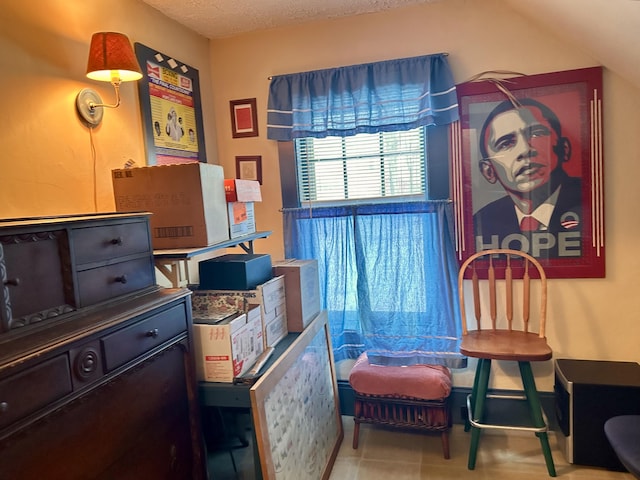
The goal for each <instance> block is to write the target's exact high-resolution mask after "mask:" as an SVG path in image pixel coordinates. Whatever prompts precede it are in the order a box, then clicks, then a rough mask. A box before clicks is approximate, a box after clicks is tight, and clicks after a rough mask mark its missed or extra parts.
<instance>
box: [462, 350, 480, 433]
mask: <svg viewBox="0 0 640 480" xmlns="http://www.w3.org/2000/svg"><path fill="white" fill-rule="evenodd" d="M480 370H481V369H480V359H478V364H477V365H476V373H475V375H474V377H473V387H472V388H471V395H470V399H469V402H468V408H469V412H468V413H467V416H466V417H465V418H464V431H465V432H468V431H469V430H470V429H471V424H470V423H469V413H471V414H473V409H474V408H475V405H476V399H475V396H474V395H475V393H476V392H477V391H478V379H479V378H480Z"/></svg>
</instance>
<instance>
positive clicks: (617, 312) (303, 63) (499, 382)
mask: <svg viewBox="0 0 640 480" xmlns="http://www.w3.org/2000/svg"><path fill="white" fill-rule="evenodd" d="M443 51H444V52H449V54H450V56H449V61H450V64H451V67H452V69H453V73H454V76H455V80H456V82H463V81H465V80H466V79H468V78H469V77H471V76H472V75H474V74H476V73H479V72H482V71H485V70H511V71H516V72H522V73H525V74H536V73H544V72H553V71H559V70H570V69H574V68H582V67H589V66H593V65H597V62H596V61H595V60H594V59H593V58H591V57H589V56H587V55H586V54H584V53H582V52H581V51H580V49H579V47H578V46H575V45H570V44H567V43H565V42H563V41H561V40H559V39H558V38H556V37H554V35H553V34H551V33H550V32H548V31H543V30H540V29H538V28H536V27H535V26H532V25H531V23H530V22H528V21H525V20H524V19H523V18H521V17H519V16H518V15H516V14H514V13H512V11H511V10H510V9H509V8H507V7H505V5H504V4H502V3H501V2H500V1H498V0H482V1H477V0H476V1H469V0H457V1H455V0H454V1H448V2H444V3H435V4H424V5H420V6H415V7H409V8H406V9H400V10H395V11H390V12H384V13H380V14H372V15H362V16H358V17H353V18H346V19H336V20H330V21H323V22H316V23H310V24H307V25H302V26H297V27H291V28H281V29H275V30H271V31H265V32H260V33H253V34H247V35H243V36H238V37H234V38H230V39H223V40H216V41H212V48H211V64H212V76H213V90H214V93H213V96H214V104H213V105H214V108H215V117H216V124H217V125H218V153H219V158H220V163H221V165H223V166H224V168H225V171H233V169H234V167H233V165H234V157H235V156H236V155H262V157H263V171H264V185H263V193H264V197H265V202H263V203H262V204H260V205H259V206H258V208H257V221H258V228H259V229H262V230H273V231H274V235H273V236H272V237H271V238H270V239H269V240H260V241H258V242H256V249H257V250H259V251H264V252H268V253H271V254H272V256H274V257H275V258H279V257H281V256H282V254H283V253H282V252H283V249H282V233H281V232H282V220H281V214H280V212H279V209H280V208H281V196H280V179H279V170H278V158H277V146H276V142H273V141H269V140H267V139H266V135H265V130H266V105H267V96H268V88H269V81H268V79H267V78H268V77H269V76H270V75H274V74H285V73H294V72H300V71H305V70H313V69H319V68H327V67H335V66H341V65H351V64H357V63H363V62H371V61H377V60H386V59H391V58H400V57H408V56H413V55H422V54H429V53H436V52H443ZM604 85H605V88H604V90H605V91H604V102H605V104H604V117H605V118H604V127H605V162H606V165H605V188H606V235H607V278H605V279H574V280H552V281H551V282H550V287H551V294H550V312H549V314H550V319H549V321H550V327H549V329H548V337H549V342H550V343H551V346H552V347H553V349H554V351H555V355H556V357H558V358H560V357H570V358H590V359H613V360H625V361H640V349H639V348H638V341H639V339H640V327H638V325H639V322H638V321H637V319H636V315H637V312H638V311H639V310H640V295H637V294H636V293H635V288H634V280H635V277H636V275H637V274H638V273H640V260H638V256H637V255H634V254H633V250H634V246H635V244H636V241H637V239H638V238H639V234H640V223H639V219H640V218H639V217H640V215H639V214H638V207H637V205H638V204H639V203H640V189H638V188H637V187H636V183H637V181H636V178H637V177H638V176H639V175H640V162H639V161H638V159H637V152H638V151H640V135H638V134H637V132H638V131H640V130H639V129H638V127H639V125H638V123H639V122H640V109H639V108H638V107H639V106H640V92H639V91H638V90H637V89H636V88H634V87H633V86H632V85H631V84H630V83H628V82H626V81H625V80H624V79H622V78H620V77H619V76H617V75H616V74H615V73H613V72H611V71H608V70H605V74H604ZM247 97H256V98H257V102H258V120H259V126H260V136H259V137H256V138H245V139H232V138H231V130H230V128H231V127H230V121H229V111H228V110H229V107H228V104H229V100H232V99H238V98H247ZM536 370H537V371H538V374H539V375H540V376H541V377H542V380H541V381H540V383H539V387H540V388H541V389H543V390H547V391H550V390H552V385H553V375H552V365H551V363H550V362H549V363H548V364H547V365H545V366H541V368H537V369H536ZM517 375H518V374H517V369H516V370H513V369H508V370H506V371H505V372H504V373H501V374H498V375H497V378H496V381H495V382H494V386H496V387H499V388H510V387H514V386H517V385H518V384H517V383H515V382H514V377H515V378H518V377H517ZM471 382H472V378H471V369H467V370H466V371H456V372H455V383H456V385H458V386H470V385H471Z"/></svg>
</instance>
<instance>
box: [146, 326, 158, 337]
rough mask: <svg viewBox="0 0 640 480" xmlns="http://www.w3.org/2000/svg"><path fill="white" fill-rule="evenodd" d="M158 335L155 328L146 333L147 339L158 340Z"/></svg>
mask: <svg viewBox="0 0 640 480" xmlns="http://www.w3.org/2000/svg"><path fill="white" fill-rule="evenodd" d="M158 335H160V332H159V331H158V329H157V328H154V329H153V330H149V331H148V332H147V337H152V338H158Z"/></svg>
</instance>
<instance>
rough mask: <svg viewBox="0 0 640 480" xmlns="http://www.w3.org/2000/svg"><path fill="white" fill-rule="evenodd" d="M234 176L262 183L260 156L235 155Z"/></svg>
mask: <svg viewBox="0 0 640 480" xmlns="http://www.w3.org/2000/svg"><path fill="white" fill-rule="evenodd" d="M236 178H240V179H242V180H257V181H258V183H260V185H262V157H261V156H260V155H254V156H243V157H236Z"/></svg>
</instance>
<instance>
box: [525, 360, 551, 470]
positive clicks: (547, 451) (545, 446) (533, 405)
mask: <svg viewBox="0 0 640 480" xmlns="http://www.w3.org/2000/svg"><path fill="white" fill-rule="evenodd" d="M518 367H519V368H520V376H521V377H522V384H523V385H524V391H525V394H526V395H527V402H528V404H529V411H530V412H531V421H532V422H533V426H534V427H544V426H546V424H545V421H544V418H543V417H542V406H541V405H540V398H539V397H538V390H537V389H536V382H535V379H534V378H533V372H532V370H531V364H530V363H529V362H518ZM536 436H537V437H538V438H539V439H540V446H541V447H542V453H543V454H544V460H545V463H546V464H547V471H548V472H549V476H550V477H555V476H556V469H555V466H554V464H553V456H552V455H551V446H550V445H549V437H548V435H547V432H538V433H536Z"/></svg>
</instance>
